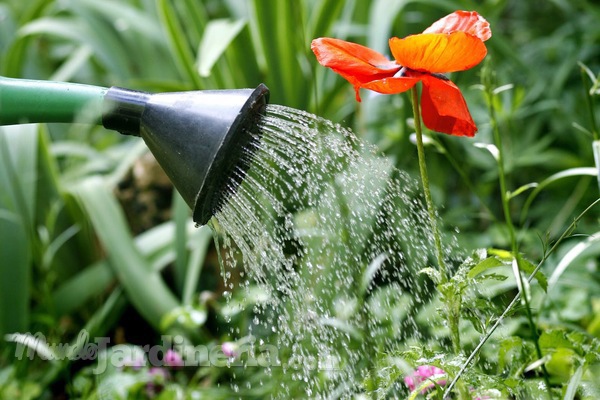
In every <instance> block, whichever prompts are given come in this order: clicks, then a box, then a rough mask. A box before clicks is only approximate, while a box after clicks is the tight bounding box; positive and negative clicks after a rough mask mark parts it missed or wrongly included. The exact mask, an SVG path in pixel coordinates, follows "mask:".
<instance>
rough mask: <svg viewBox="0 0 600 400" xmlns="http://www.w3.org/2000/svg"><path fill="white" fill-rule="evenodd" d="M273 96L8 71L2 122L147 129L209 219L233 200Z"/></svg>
mask: <svg viewBox="0 0 600 400" xmlns="http://www.w3.org/2000/svg"><path fill="white" fill-rule="evenodd" d="M268 98H269V90H268V89H267V87H266V86H265V85H263V84H260V85H259V86H258V87H257V88H256V89H234V90H199V91H189V92H172V93H147V92H141V91H135V90H129V89H124V88H119V87H112V88H102V87H97V86H90V85H81V84H75V83H64V82H48V81H35V80H24V79H12V78H4V77H0V125H14V124H24V123H34V122H67V123H72V122H82V121H86V122H88V123H93V124H102V125H103V126H104V127H105V128H107V129H111V130H115V131H118V132H121V133H123V134H126V135H134V136H141V137H142V138H143V139H144V141H145V143H146V145H147V146H148V148H149V149H150V151H151V152H152V153H153V155H154V157H155V158H156V160H157V161H158V163H159V164H160V165H161V167H162V168H163V169H164V170H165V172H166V173H167V175H168V176H169V178H170V179H171V181H172V182H173V185H174V186H175V188H176V189H177V190H178V191H179V193H181V195H182V197H183V198H184V199H185V201H186V202H187V204H188V205H189V206H190V208H191V209H192V210H193V219H194V221H195V222H196V223H198V224H201V225H203V224H206V222H208V220H209V219H210V218H211V217H212V215H213V214H214V213H215V212H216V211H217V210H218V208H219V206H220V205H221V204H222V203H223V201H224V200H225V199H224V198H223V196H225V195H226V193H229V192H228V190H227V188H226V186H227V184H228V183H229V182H230V178H231V176H232V175H233V174H234V171H235V170H236V168H241V169H242V170H243V169H244V168H245V167H247V166H246V165H244V164H245V160H244V153H245V151H246V150H247V149H249V148H251V147H254V146H249V143H250V142H251V141H252V140H254V138H255V135H256V134H260V130H259V129H257V126H258V124H259V122H260V118H261V116H262V115H264V112H265V108H266V104H267V101H268ZM77 118H82V119H81V120H78V119H77Z"/></svg>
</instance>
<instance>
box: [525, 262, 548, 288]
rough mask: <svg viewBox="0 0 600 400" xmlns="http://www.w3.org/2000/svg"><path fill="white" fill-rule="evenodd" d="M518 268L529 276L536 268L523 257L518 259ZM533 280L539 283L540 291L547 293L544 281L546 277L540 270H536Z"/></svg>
mask: <svg viewBox="0 0 600 400" xmlns="http://www.w3.org/2000/svg"><path fill="white" fill-rule="evenodd" d="M519 267H520V268H521V271H522V272H526V273H527V274H529V275H531V274H533V271H535V268H536V266H535V265H533V264H532V263H531V262H529V261H527V260H526V259H524V258H523V257H520V262H519ZM535 279H536V280H537V282H538V283H539V285H540V287H541V288H542V290H544V292H547V291H548V280H547V279H546V275H544V273H543V272H542V271H541V270H538V271H537V272H536V273H535Z"/></svg>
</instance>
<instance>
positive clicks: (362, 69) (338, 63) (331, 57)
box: [310, 38, 401, 76]
mask: <svg viewBox="0 0 600 400" xmlns="http://www.w3.org/2000/svg"><path fill="white" fill-rule="evenodd" d="M310 48H311V49H312V51H313V52H314V53H315V55H316V56H317V60H318V61H319V63H320V64H321V65H323V66H325V67H329V68H332V69H335V70H339V71H344V72H345V73H347V74H351V75H361V76H369V75H379V74H389V75H390V76H392V75H394V74H395V73H396V71H398V70H399V69H400V68H401V67H400V66H399V65H398V64H396V63H395V62H394V61H390V60H388V59H387V57H385V56H384V55H383V54H381V53H379V52H377V51H375V50H372V49H370V48H368V47H365V46H362V45H360V44H356V43H351V42H346V41H345V40H340V39H333V38H318V39H315V40H313V41H312V43H311V45H310Z"/></svg>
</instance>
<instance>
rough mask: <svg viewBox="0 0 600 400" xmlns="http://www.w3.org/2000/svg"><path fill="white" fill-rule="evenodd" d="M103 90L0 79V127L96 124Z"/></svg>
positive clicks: (71, 84) (100, 88)
mask: <svg viewBox="0 0 600 400" xmlns="http://www.w3.org/2000/svg"><path fill="white" fill-rule="evenodd" d="M107 90H108V89H107V88H103V87H98V86H91V85H81V84H77V83H64V82H48V81H36V80H26V79H12V78H5V77H0V125H14V124H25V123H34V122H75V121H76V120H79V118H81V117H83V118H84V120H85V122H86V123H92V124H100V123H101V119H102V111H103V100H104V95H105V94H106V92H107Z"/></svg>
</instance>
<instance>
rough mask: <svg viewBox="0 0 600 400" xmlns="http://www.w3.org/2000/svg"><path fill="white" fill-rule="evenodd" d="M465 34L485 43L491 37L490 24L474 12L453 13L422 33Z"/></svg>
mask: <svg viewBox="0 0 600 400" xmlns="http://www.w3.org/2000/svg"><path fill="white" fill-rule="evenodd" d="M457 31H461V32H465V33H469V34H471V35H473V36H477V37H478V38H479V39H481V40H483V41H486V40H488V39H489V38H490V37H492V31H491V30H490V23H489V22H487V21H486V19H485V18H483V17H482V16H481V15H479V14H478V13H476V12H475V11H455V12H453V13H452V14H449V15H446V16H445V17H444V18H441V19H439V20H437V21H436V22H434V23H433V25H431V26H430V27H429V28H427V29H425V30H424V31H423V33H452V32H457Z"/></svg>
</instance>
